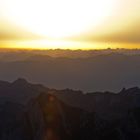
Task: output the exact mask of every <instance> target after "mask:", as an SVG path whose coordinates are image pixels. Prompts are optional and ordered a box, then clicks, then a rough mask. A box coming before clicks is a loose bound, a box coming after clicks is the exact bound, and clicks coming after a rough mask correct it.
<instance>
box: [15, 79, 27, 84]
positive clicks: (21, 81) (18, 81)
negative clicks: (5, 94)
mask: <svg viewBox="0 0 140 140" xmlns="http://www.w3.org/2000/svg"><path fill="white" fill-rule="evenodd" d="M13 84H16V85H17V84H18V85H25V84H28V82H27V80H26V79H24V78H18V79H17V80H15V81H14V82H13Z"/></svg>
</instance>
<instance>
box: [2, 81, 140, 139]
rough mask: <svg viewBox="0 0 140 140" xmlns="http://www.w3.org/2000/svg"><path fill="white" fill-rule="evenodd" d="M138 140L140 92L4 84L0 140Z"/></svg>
mask: <svg viewBox="0 0 140 140" xmlns="http://www.w3.org/2000/svg"><path fill="white" fill-rule="evenodd" d="M19 139H20V140H66V139H67V140H93V139H94V140H104V139H109V140H112V139H113V140H133V139H135V140H138V139H140V89H139V88H138V87H133V88H129V89H125V88H123V89H122V90H121V91H120V92H118V93H113V92H94V93H83V92H82V91H75V90H71V89H64V90H57V89H51V88H46V87H45V86H42V85H40V84H32V83H29V82H27V81H26V80H25V79H22V78H19V79H17V80H16V81H14V82H12V83H10V82H5V81H0V140H19Z"/></svg>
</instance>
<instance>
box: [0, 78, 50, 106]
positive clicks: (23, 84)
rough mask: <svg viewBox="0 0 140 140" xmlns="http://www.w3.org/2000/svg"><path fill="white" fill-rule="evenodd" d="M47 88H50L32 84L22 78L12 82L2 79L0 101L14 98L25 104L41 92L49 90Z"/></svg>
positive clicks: (13, 99) (15, 100)
mask: <svg viewBox="0 0 140 140" xmlns="http://www.w3.org/2000/svg"><path fill="white" fill-rule="evenodd" d="M47 90H48V88H46V87H44V86H42V85H40V84H31V83H28V82H27V81H26V80H25V79H22V78H19V79H17V80H16V81H14V82H12V83H9V82H2V81H0V103H1V102H5V101H11V100H12V101H14V102H19V103H22V104H25V103H27V102H28V101H29V100H30V99H31V98H32V97H35V96H37V95H39V94H40V92H44V91H45V92H47Z"/></svg>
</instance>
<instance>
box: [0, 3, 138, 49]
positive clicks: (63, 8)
mask: <svg viewBox="0 0 140 140" xmlns="http://www.w3.org/2000/svg"><path fill="white" fill-rule="evenodd" d="M0 43H1V44H0V47H10V48H18V47H23V48H38V49H48V48H53V49H55V48H62V49H67V48H68V49H98V48H99V49H100V48H108V47H110V48H119V47H120V48H140V0H0Z"/></svg>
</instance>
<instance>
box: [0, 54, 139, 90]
mask: <svg viewBox="0 0 140 140" xmlns="http://www.w3.org/2000/svg"><path fill="white" fill-rule="evenodd" d="M20 53H21V54H20ZM20 53H18V55H17V54H15V55H14V54H11V55H10V56H9V55H8V54H7V55H6V56H3V58H1V61H0V78H1V79H2V80H7V81H13V80H15V79H16V78H18V77H24V78H26V79H28V80H29V81H31V82H36V83H41V84H44V85H46V86H48V87H51V88H56V89H64V88H65V87H68V88H70V89H76V90H79V89H80V90H83V91H84V92H92V91H104V90H109V91H113V92H118V91H119V90H120V89H121V88H123V87H126V88H129V87H134V86H139V83H140V55H136V54H135V55H132V54H131V55H126V54H120V53H108V54H102V55H101V54H100V55H99V54H98V55H95V56H91V57H84V58H81V57H80V58H75V57H51V56H46V55H31V54H30V53H29V54H28V53H27V54H24V53H22V52H20Z"/></svg>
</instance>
